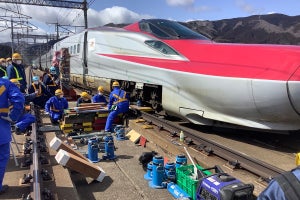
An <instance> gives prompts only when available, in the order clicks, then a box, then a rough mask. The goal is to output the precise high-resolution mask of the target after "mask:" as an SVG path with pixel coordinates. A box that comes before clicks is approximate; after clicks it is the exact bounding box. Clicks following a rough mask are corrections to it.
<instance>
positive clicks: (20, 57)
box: [12, 53, 22, 60]
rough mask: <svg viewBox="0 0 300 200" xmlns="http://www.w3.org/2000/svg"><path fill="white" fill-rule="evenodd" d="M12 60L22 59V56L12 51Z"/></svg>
mask: <svg viewBox="0 0 300 200" xmlns="http://www.w3.org/2000/svg"><path fill="white" fill-rule="evenodd" d="M12 59H13V60H22V56H21V55H20V54H19V53H14V54H13V55H12Z"/></svg>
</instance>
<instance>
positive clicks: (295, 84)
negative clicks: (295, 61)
mask: <svg viewBox="0 0 300 200" xmlns="http://www.w3.org/2000/svg"><path fill="white" fill-rule="evenodd" d="M287 92H288V96H289V99H290V102H291V105H292V107H293V108H294V110H295V112H297V113H298V115H300V66H299V67H298V68H297V70H296V71H295V72H294V73H293V75H292V76H291V77H290V78H289V80H288V82H287Z"/></svg>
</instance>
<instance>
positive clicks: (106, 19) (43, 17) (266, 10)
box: [0, 0, 300, 43]
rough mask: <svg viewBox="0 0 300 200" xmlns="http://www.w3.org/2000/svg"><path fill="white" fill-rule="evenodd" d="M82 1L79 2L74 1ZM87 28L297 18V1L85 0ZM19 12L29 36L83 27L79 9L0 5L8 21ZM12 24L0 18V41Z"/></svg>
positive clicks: (7, 37) (18, 28)
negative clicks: (160, 21)
mask: <svg viewBox="0 0 300 200" xmlns="http://www.w3.org/2000/svg"><path fill="white" fill-rule="evenodd" d="M73 1H77V2H82V0H73ZM87 2H88V3H89V9H88V26H89V27H95V26H103V25H105V24H108V23H115V24H119V23H126V24H127V23H132V22H135V21H138V20H140V19H145V18H162V19H170V20H175V21H182V22H186V21H193V20H210V21H216V20H221V19H231V18H237V17H247V16H250V15H266V14H272V13H281V14H285V15H289V16H296V15H300V10H299V8H300V1H299V0H87ZM5 9H9V10H13V11H14V12H17V11H19V12H20V13H22V14H23V15H26V16H27V17H30V19H25V18H23V19H24V20H25V21H26V23H27V24H28V25H29V26H30V27H31V28H30V29H29V30H28V32H29V34H55V33H56V32H55V25H54V24H53V23H59V24H61V25H73V26H74V25H75V26H82V25H83V24H84V20H83V11H82V10H78V9H64V8H57V7H43V6H32V5H21V4H19V5H16V4H5V3H0V13H1V14H0V15H1V17H2V16H6V17H4V18H5V19H11V17H12V16H16V14H13V13H12V12H10V11H6V10H5ZM20 19H21V18H14V17H13V20H16V23H14V26H15V29H14V31H18V32H20V33H23V34H25V33H26V32H27V29H26V28H24V26H23V25H22V27H23V28H21V26H20V25H17V20H20ZM10 27H11V25H10V22H8V21H2V20H1V18H0V42H1V43H2V42H9V41H11V28H10ZM66 29H67V30H70V31H72V32H78V31H81V30H82V28H80V27H77V28H76V29H74V28H71V27H70V26H63V28H60V29H59V30H60V31H64V32H65V33H61V35H63V34H67V33H66V32H69V33H68V34H72V33H71V32H70V31H67V30H66Z"/></svg>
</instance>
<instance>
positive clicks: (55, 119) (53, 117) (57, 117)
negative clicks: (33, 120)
mask: <svg viewBox="0 0 300 200" xmlns="http://www.w3.org/2000/svg"><path fill="white" fill-rule="evenodd" d="M50 118H51V121H52V122H55V123H56V122H58V120H60V119H61V118H62V113H58V112H51V113H50Z"/></svg>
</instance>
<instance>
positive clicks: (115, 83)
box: [112, 81, 120, 87]
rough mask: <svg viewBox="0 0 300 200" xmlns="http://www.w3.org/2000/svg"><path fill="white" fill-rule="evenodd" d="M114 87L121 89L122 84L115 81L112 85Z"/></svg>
mask: <svg viewBox="0 0 300 200" xmlns="http://www.w3.org/2000/svg"><path fill="white" fill-rule="evenodd" d="M112 86H113V87H120V84H119V82H118V81H114V82H113V84H112Z"/></svg>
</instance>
